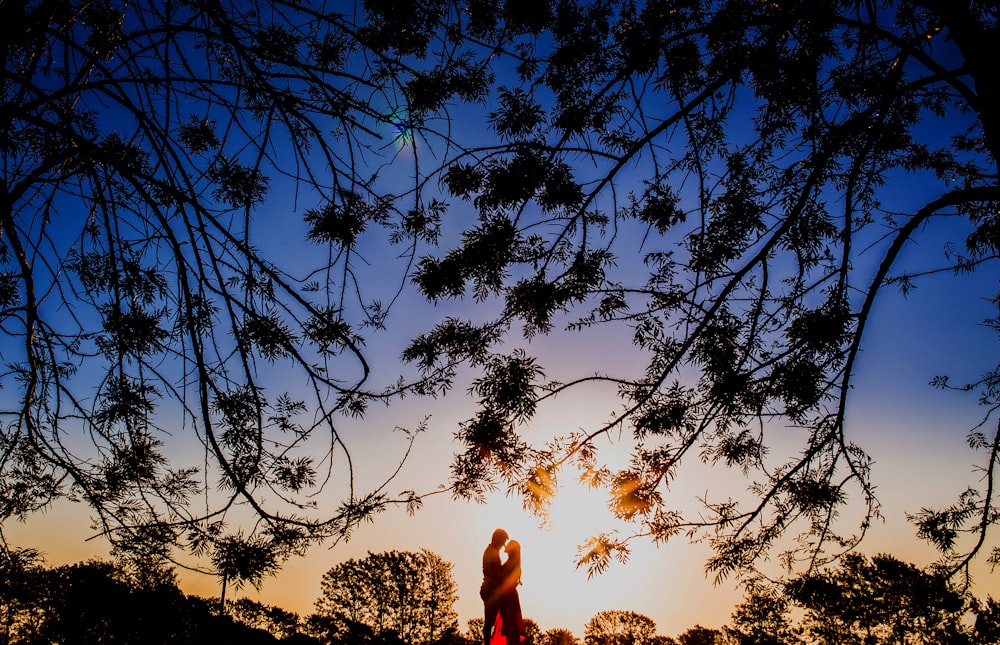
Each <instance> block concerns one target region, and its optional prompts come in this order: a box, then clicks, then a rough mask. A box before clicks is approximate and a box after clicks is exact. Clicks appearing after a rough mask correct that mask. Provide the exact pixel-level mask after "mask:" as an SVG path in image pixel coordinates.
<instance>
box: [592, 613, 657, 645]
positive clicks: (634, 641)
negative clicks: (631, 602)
mask: <svg viewBox="0 0 1000 645" xmlns="http://www.w3.org/2000/svg"><path fill="white" fill-rule="evenodd" d="M655 636H656V623H655V622H653V620H652V619H651V618H649V617H648V616H643V615H642V614H637V613H635V612H634V611H624V610H620V609H608V610H605V611H599V612H597V613H596V614H594V616H593V617H592V618H591V619H590V620H589V621H587V625H586V626H585V627H584V631H583V642H584V645H647V643H649V642H650V641H651V639H653V638H654V637H655Z"/></svg>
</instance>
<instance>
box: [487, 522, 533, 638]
mask: <svg viewBox="0 0 1000 645" xmlns="http://www.w3.org/2000/svg"><path fill="white" fill-rule="evenodd" d="M504 545H506V546H504ZM501 549H503V550H504V552H505V553H506V554H507V560H506V561H503V560H501V559H500V550H501ZM520 583H521V545H520V544H519V543H517V542H516V541H515V540H511V541H510V542H508V541H507V531H505V530H503V529H497V530H495V531H493V539H492V540H491V541H490V545H489V546H488V547H486V550H485V551H483V585H482V587H480V588H479V595H480V597H482V599H483V645H520V643H521V641H523V640H524V619H523V618H522V616H521V599H520V597H518V595H517V585H519V584H520Z"/></svg>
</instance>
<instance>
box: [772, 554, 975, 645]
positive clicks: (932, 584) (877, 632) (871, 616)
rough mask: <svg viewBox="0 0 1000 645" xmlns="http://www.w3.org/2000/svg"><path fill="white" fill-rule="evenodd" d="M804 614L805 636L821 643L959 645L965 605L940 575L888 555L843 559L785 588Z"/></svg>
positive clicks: (795, 580)
mask: <svg viewBox="0 0 1000 645" xmlns="http://www.w3.org/2000/svg"><path fill="white" fill-rule="evenodd" d="M785 590H786V593H787V594H788V596H789V597H790V598H791V599H792V600H793V601H794V602H795V603H796V604H797V605H798V606H800V607H802V608H803V609H805V611H806V616H805V618H804V619H803V621H802V622H803V627H804V634H805V635H806V637H807V639H809V640H811V641H812V640H815V641H816V642H820V643H831V644H832V643H858V644H859V645H860V644H862V643H886V644H889V643H901V642H928V643H951V642H963V637H965V635H966V634H965V631H966V630H965V628H964V627H963V625H962V619H963V617H964V616H965V614H966V610H967V605H966V598H965V596H964V594H962V593H961V592H959V591H956V590H955V589H954V588H953V587H952V586H951V585H950V583H949V582H948V581H947V579H946V578H945V577H944V576H942V575H941V574H940V573H928V572H925V571H921V570H920V569H918V568H917V567H915V566H913V565H911V564H907V563H905V562H901V561H899V560H897V559H896V558H894V557H892V556H888V555H877V556H874V557H873V558H872V559H871V560H868V559H867V558H865V557H864V556H862V555H860V554H856V553H855V554H849V555H847V556H845V557H844V558H843V559H842V561H841V562H840V564H839V566H838V567H837V568H836V569H833V570H829V571H821V572H816V573H812V574H807V575H803V576H800V577H798V578H796V579H793V580H791V581H789V582H788V583H787V584H786V585H785Z"/></svg>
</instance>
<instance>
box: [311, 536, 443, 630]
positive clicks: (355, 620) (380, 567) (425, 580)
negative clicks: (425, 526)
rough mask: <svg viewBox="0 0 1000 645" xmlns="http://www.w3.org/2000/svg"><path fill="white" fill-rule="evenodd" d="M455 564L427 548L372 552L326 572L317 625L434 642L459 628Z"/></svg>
mask: <svg viewBox="0 0 1000 645" xmlns="http://www.w3.org/2000/svg"><path fill="white" fill-rule="evenodd" d="M452 568H453V565H452V564H451V563H450V562H446V561H445V560H443V559H441V558H440V557H439V556H437V555H435V554H433V553H431V552H430V551H427V550H422V551H420V552H417V553H414V552H407V551H388V552H385V553H369V554H368V556H367V557H366V558H364V559H361V560H355V559H350V560H347V561H345V562H342V563H340V564H338V565H337V566H335V567H333V568H332V569H330V570H329V571H327V572H326V573H325V574H323V578H322V582H321V586H322V592H323V593H322V595H321V596H320V597H319V598H318V599H317V600H316V621H315V623H316V624H317V625H320V626H322V625H323V624H327V625H329V630H328V631H330V632H331V634H332V635H338V634H341V635H342V634H343V633H350V632H356V631H358V630H357V628H356V627H353V626H363V629H364V630H370V633H371V635H372V637H375V638H381V637H382V636H384V635H387V634H393V635H395V637H396V638H399V639H401V640H402V641H403V642H406V643H411V644H413V645H429V644H431V643H434V642H436V641H437V640H438V639H440V638H442V637H444V636H445V635H446V634H448V633H450V632H453V631H456V630H457V628H458V615H457V614H456V613H455V609H454V604H455V601H456V600H457V598H458V594H457V590H456V588H455V581H454V578H453V577H452V572H451V571H452Z"/></svg>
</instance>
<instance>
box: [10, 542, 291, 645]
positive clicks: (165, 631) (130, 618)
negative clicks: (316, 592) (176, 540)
mask: <svg viewBox="0 0 1000 645" xmlns="http://www.w3.org/2000/svg"><path fill="white" fill-rule="evenodd" d="M0 556H2V560H0V573H2V574H3V575H2V576H0V621H2V622H0V635H2V637H3V642H4V643H12V644H14V643H26V644H27V643H81V644H89V643H94V644H97V643H112V642H119V643H148V644H150V645H158V644H163V645H167V644H178V645H179V644H181V643H187V644H191V645H202V644H204V645H210V644H211V645H218V644H220V643H236V642H239V643H245V644H247V645H250V644H253V643H276V642H278V641H277V639H276V638H275V637H274V636H272V635H271V634H269V633H268V632H266V631H263V630H260V629H253V628H251V627H249V626H246V625H243V624H239V623H235V622H233V621H232V620H231V619H230V618H228V617H226V616H220V615H218V613H217V612H215V611H213V607H215V604H214V603H213V604H212V605H211V606H210V605H209V603H207V602H204V601H202V600H201V599H198V598H195V597H190V596H185V595H184V594H183V593H181V591H180V589H178V588H177V586H176V585H174V584H173V583H164V584H159V585H157V586H146V587H139V586H137V585H135V584H133V583H132V582H131V581H129V580H128V575H127V572H125V571H123V570H121V569H119V568H118V567H117V566H116V565H114V564H112V563H108V562H100V561H90V562H85V563H78V564H72V565H63V566H60V567H56V568H48V567H46V566H45V565H44V563H43V562H42V561H41V559H40V558H38V556H37V554H32V553H30V552H27V551H24V550H14V551H8V550H6V549H4V551H3V552H2V553H0Z"/></svg>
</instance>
